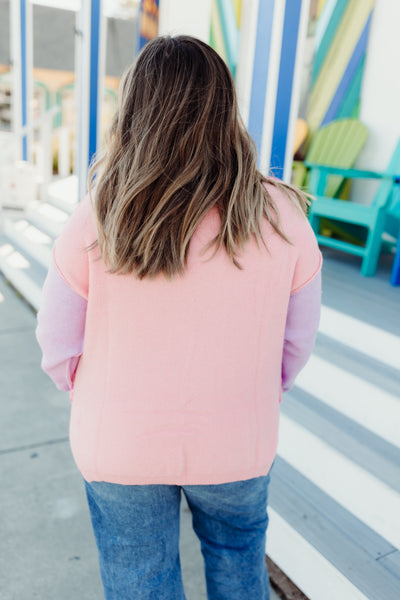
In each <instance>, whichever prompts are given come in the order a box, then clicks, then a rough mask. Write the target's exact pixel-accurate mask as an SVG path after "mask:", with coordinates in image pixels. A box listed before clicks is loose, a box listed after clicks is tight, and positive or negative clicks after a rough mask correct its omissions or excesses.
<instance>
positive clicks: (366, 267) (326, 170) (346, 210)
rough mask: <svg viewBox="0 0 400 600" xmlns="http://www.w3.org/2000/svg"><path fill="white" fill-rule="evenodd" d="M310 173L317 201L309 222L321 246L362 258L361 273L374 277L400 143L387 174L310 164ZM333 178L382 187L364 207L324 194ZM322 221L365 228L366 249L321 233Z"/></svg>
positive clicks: (398, 169) (399, 166)
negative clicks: (372, 181)
mask: <svg viewBox="0 0 400 600" xmlns="http://www.w3.org/2000/svg"><path fill="white" fill-rule="evenodd" d="M306 164H307V166H308V167H309V168H310V169H311V177H310V188H311V194H312V195H313V196H314V197H315V200H313V201H312V203H311V206H310V208H309V214H308V217H309V220H310V223H311V226H312V228H313V230H314V232H315V234H316V236H317V240H318V243H319V244H321V245H324V246H329V247H331V248H336V249H338V250H343V251H344V252H349V253H351V254H355V255H357V256H361V257H362V265H361V273H362V274H363V275H364V276H365V277H371V276H373V275H375V273H376V269H377V265H378V260H379V255H380V252H381V248H382V234H383V232H384V231H385V224H386V220H387V215H388V211H389V209H390V207H391V203H392V199H393V193H394V190H395V180H396V176H397V178H398V177H399V174H400V141H399V142H398V144H397V146H396V149H395V151H394V154H393V156H392V159H391V161H390V164H389V166H388V169H387V171H386V172H384V173H376V172H375V171H363V170H359V169H341V168H337V167H330V166H322V165H320V164H317V163H311V162H308V161H307V163H306ZM330 176H335V177H337V176H340V177H343V178H346V179H347V178H351V179H357V178H358V179H361V178H363V179H380V180H381V183H380V185H379V188H378V190H377V192H376V195H375V198H374V200H373V202H372V204H371V205H369V206H365V205H363V204H359V203H356V202H352V201H349V200H339V199H336V198H331V197H327V196H326V193H325V190H326V188H327V186H328V185H329V177H330ZM321 218H328V219H334V220H335V221H340V222H342V223H344V224H345V225H349V224H353V225H358V226H362V227H363V228H365V229H366V230H367V237H366V242H365V245H364V246H363V245H361V243H350V242H346V241H343V240H340V239H335V238H333V237H328V236H325V235H322V234H321V232H320V220H321Z"/></svg>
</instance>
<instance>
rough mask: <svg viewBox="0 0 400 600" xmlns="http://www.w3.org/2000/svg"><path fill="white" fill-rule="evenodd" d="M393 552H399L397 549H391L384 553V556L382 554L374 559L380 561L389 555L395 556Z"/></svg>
mask: <svg viewBox="0 0 400 600" xmlns="http://www.w3.org/2000/svg"><path fill="white" fill-rule="evenodd" d="M395 552H399V549H398V548H393V550H389V552H386V554H382V555H381V556H378V558H377V559H376V560H377V561H378V560H381V559H382V558H386V557H387V556H390V555H391V554H395Z"/></svg>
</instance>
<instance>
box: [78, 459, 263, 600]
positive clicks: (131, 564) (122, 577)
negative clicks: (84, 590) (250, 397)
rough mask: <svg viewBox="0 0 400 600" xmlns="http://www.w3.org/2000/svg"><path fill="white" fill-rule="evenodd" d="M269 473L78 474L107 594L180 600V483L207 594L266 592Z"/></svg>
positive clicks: (254, 595)
mask: <svg viewBox="0 0 400 600" xmlns="http://www.w3.org/2000/svg"><path fill="white" fill-rule="evenodd" d="M273 464H274V463H273ZM273 464H272V466H273ZM271 469H272V467H271ZM270 475H271V470H270V471H269V473H268V474H267V475H264V476H261V477H255V478H253V479H247V480H243V481H235V482H232V483H222V484H217V485H184V486H179V485H165V484H163V485H119V484H114V483H105V482H91V483H88V482H87V481H85V480H84V483H85V488H86V494H87V499H88V504H89V509H90V515H91V520H92V525H93V531H94V536H95V540H96V544H97V549H98V553H99V564H100V572H101V577H102V582H103V588H104V597H105V599H106V600H145V599H146V600H185V598H186V596H185V592H184V589H183V583H182V574H181V563H180V556H179V526H180V500H181V491H182V492H183V493H184V494H185V497H186V500H187V503H188V505H189V508H190V510H191V513H192V523H193V529H194V531H195V533H196V534H197V536H198V538H199V540H200V542H201V551H202V554H203V557H204V565H205V575H206V585H207V597H208V599H209V600H269V597H270V588H269V577H268V572H267V567H266V563H265V545H266V531H267V527H268V513H267V497H268V484H269V480H270Z"/></svg>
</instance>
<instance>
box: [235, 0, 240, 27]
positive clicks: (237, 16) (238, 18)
mask: <svg viewBox="0 0 400 600" xmlns="http://www.w3.org/2000/svg"><path fill="white" fill-rule="evenodd" d="M233 6H234V9H235V13H236V22H237V26H238V27H240V16H241V14H242V0H233Z"/></svg>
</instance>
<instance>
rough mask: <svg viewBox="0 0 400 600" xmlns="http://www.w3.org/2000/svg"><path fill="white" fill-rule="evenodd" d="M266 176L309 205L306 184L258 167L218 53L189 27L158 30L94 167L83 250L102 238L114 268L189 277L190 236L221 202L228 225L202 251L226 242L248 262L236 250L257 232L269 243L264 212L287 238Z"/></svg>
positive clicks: (125, 81)
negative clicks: (302, 187)
mask: <svg viewBox="0 0 400 600" xmlns="http://www.w3.org/2000/svg"><path fill="white" fill-rule="evenodd" d="M267 182H269V183H270V184H272V185H273V186H275V187H278V188H280V189H282V190H284V191H285V192H286V193H287V194H288V195H289V196H290V197H291V198H292V200H293V201H294V202H295V203H297V204H298V206H299V207H300V208H301V209H302V210H303V211H304V212H305V211H306V206H307V204H308V200H307V198H306V196H305V195H304V194H303V193H302V192H300V191H299V190H297V189H296V188H294V187H292V186H290V185H286V184H284V183H282V182H281V181H279V180H276V179H273V178H269V177H264V176H263V175H262V174H261V173H260V172H259V171H258V170H257V163H256V151H255V146H254V143H253V142H252V140H251V138H250V136H249V135H248V133H247V132H246V130H245V128H244V127H243V125H242V124H241V122H240V117H239V112H238V107H237V100H236V94H235V86H234V82H233V79H232V76H231V74H230V71H229V69H228V68H227V66H226V65H225V63H224V61H223V60H222V59H221V58H220V56H219V55H218V54H217V53H216V52H215V51H214V50H213V49H212V48H211V47H210V46H208V45H207V44H205V43H204V42H202V41H200V40H198V39H195V38H193V37H190V36H177V37H170V36H164V37H158V38H155V39H154V40H152V41H150V42H148V43H147V44H146V45H145V46H144V48H143V50H142V51H141V53H140V54H139V56H138V58H137V60H136V62H135V63H134V64H132V65H131V66H130V67H129V68H128V69H127V70H126V71H125V73H124V74H123V77H122V79H121V83H120V89H119V101H118V108H117V111H116V113H115V115H114V117H113V120H112V123H111V126H110V128H109V131H108V132H107V135H106V140H105V147H104V150H103V151H102V153H101V155H100V156H98V157H97V158H96V160H95V162H94V163H93V164H92V166H91V168H90V170H89V176H88V189H89V196H90V201H91V204H92V207H93V210H94V214H95V217H96V226H97V233H98V239H97V240H95V242H93V244H91V245H90V246H89V247H88V248H86V250H91V249H93V248H94V247H95V246H96V245H98V246H99V249H100V254H101V257H99V258H102V259H103V260H104V262H105V264H106V265H107V266H108V271H107V272H109V273H121V274H126V273H133V274H135V275H136V277H138V278H139V279H143V278H144V277H149V278H154V277H156V276H157V275H158V274H160V273H163V274H164V276H165V277H166V278H167V279H172V278H173V276H175V275H181V276H182V275H183V274H184V271H185V267H186V264H187V257H188V251H189V244H190V240H191V238H192V236H193V234H194V232H195V231H196V228H197V226H198V225H199V223H200V221H201V220H202V219H203V217H204V216H205V214H206V213H207V212H208V210H209V209H210V208H211V207H213V206H216V207H217V209H218V212H219V215H220V219H221V228H220V231H219V233H218V235H217V236H216V237H215V238H214V239H212V240H211V241H210V242H209V243H208V244H207V246H206V247H205V249H204V251H207V250H208V248H209V247H210V246H211V245H212V244H216V248H215V252H214V254H213V255H212V257H213V256H214V255H215V253H216V252H217V251H218V250H219V249H220V248H221V246H222V245H223V246H224V248H225V250H226V252H227V254H228V256H229V258H230V259H231V261H232V262H233V264H234V265H235V266H236V267H238V268H239V269H241V268H242V267H241V266H240V264H239V262H238V260H237V254H238V253H239V252H240V250H241V249H242V248H243V247H244V244H245V243H246V241H248V240H249V239H250V238H251V235H254V236H255V239H256V241H257V245H258V243H259V242H258V240H259V238H261V240H262V242H263V244H264V246H265V247H266V248H267V246H266V244H265V240H264V238H263V234H262V220H263V218H267V219H268V221H269V222H270V223H271V224H272V226H273V227H274V229H275V230H276V231H277V233H278V234H279V235H280V236H282V237H283V238H284V239H285V240H286V241H287V242H289V243H290V241H289V240H288V239H287V237H286V236H285V233H284V232H283V231H282V230H281V227H280V221H279V213H278V209H277V207H276V206H275V204H274V202H273V199H272V198H271V196H270V194H269V193H268V190H267V188H266V186H265V183H267ZM92 186H93V187H94V190H93V191H94V201H93V197H92V189H91V188H92ZM212 257H211V258H212Z"/></svg>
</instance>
